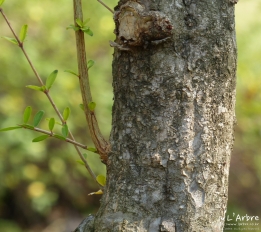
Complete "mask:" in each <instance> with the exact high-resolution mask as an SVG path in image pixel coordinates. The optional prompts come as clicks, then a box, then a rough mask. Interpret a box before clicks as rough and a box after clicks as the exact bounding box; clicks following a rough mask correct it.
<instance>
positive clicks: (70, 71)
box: [64, 69, 79, 77]
mask: <svg viewBox="0 0 261 232" xmlns="http://www.w3.org/2000/svg"><path fill="white" fill-rule="evenodd" d="M64 72H68V73H71V74H73V75H75V76H77V77H79V75H78V74H77V73H76V72H74V71H72V70H70V69H66V70H64Z"/></svg>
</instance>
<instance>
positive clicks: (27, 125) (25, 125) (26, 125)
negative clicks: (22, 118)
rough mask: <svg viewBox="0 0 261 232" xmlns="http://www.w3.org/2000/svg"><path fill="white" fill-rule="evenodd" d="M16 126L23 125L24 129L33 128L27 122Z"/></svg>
mask: <svg viewBox="0 0 261 232" xmlns="http://www.w3.org/2000/svg"><path fill="white" fill-rule="evenodd" d="M18 126H21V127H24V128H26V129H29V130H34V127H33V126H31V125H29V124H22V125H18Z"/></svg>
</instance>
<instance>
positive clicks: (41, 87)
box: [25, 85, 44, 92]
mask: <svg viewBox="0 0 261 232" xmlns="http://www.w3.org/2000/svg"><path fill="white" fill-rule="evenodd" d="M25 87H26V88H29V89H34V90H38V91H42V92H43V91H44V90H43V86H36V85H27V86H25Z"/></svg>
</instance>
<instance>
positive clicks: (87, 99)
mask: <svg viewBox="0 0 261 232" xmlns="http://www.w3.org/2000/svg"><path fill="white" fill-rule="evenodd" d="M73 3H74V4H73V5H74V22H75V26H76V27H77V26H79V22H83V13H82V3H81V0H74V1H73ZM75 37H76V48H77V59H78V73H79V82H80V88H81V94H82V99H83V109H84V113H85V117H86V120H87V123H88V127H89V130H90V135H91V138H92V141H93V143H94V145H95V147H96V148H97V150H98V154H99V155H100V158H101V160H102V162H103V163H105V164H106V162H107V157H108V152H109V151H110V145H109V142H108V141H106V139H105V138H104V137H103V135H102V134H101V131H100V128H99V126H98V122H97V119H96V115H95V112H94V109H90V107H89V105H90V103H92V102H93V101H92V96H91V90H90V83H89V75H88V66H87V59H86V49H85V42H84V32H83V31H82V30H75Z"/></svg>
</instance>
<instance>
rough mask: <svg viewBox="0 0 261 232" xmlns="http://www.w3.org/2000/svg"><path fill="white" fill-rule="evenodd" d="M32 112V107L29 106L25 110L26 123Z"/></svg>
mask: <svg viewBox="0 0 261 232" xmlns="http://www.w3.org/2000/svg"><path fill="white" fill-rule="evenodd" d="M31 113H32V107H31V106H27V107H26V108H25V110H24V124H26V123H27V122H28V120H29V118H30V116H31Z"/></svg>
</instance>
